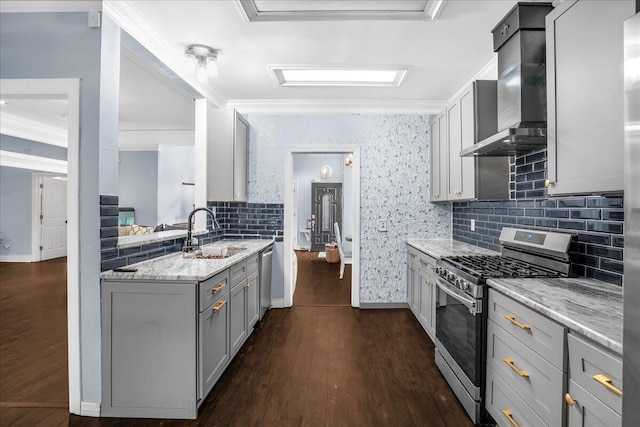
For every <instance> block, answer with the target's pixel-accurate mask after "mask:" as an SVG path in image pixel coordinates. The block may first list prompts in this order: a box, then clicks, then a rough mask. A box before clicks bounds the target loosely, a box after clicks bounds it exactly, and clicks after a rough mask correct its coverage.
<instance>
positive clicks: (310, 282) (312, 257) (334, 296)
mask: <svg viewBox="0 0 640 427" xmlns="http://www.w3.org/2000/svg"><path fill="white" fill-rule="evenodd" d="M296 258H297V260H298V280H297V282H296V291H295V293H294V295H293V305H294V306H298V307H302V306H314V305H346V306H350V305H351V265H350V264H347V265H345V267H344V277H343V278H342V280H340V264H339V263H338V264H329V263H327V261H326V259H325V258H318V252H307V251H296Z"/></svg>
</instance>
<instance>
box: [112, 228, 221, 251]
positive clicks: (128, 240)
mask: <svg viewBox="0 0 640 427" xmlns="http://www.w3.org/2000/svg"><path fill="white" fill-rule="evenodd" d="M207 233H208V231H207V230H197V231H196V230H194V231H193V233H192V234H193V235H194V236H200V235H202V234H207ZM186 237H187V230H167V231H158V232H157V233H149V234H140V235H137V236H120V237H118V246H116V247H117V248H118V249H125V248H133V247H135V246H140V245H148V244H150V243H157V242H164V241H165V240H171V239H179V238H185V239H186Z"/></svg>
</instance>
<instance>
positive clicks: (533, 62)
mask: <svg viewBox="0 0 640 427" xmlns="http://www.w3.org/2000/svg"><path fill="white" fill-rule="evenodd" d="M551 10H553V6H552V5H551V3H522V2H520V3H517V4H516V5H515V6H514V8H513V9H511V11H510V12H509V13H508V14H507V16H506V17H505V18H504V19H503V20H502V21H500V23H499V24H498V25H496V27H495V28H494V29H493V30H492V31H491V32H492V33H493V49H494V51H495V52H498V126H497V128H498V129H500V131H499V132H498V133H497V134H495V135H493V136H491V137H489V138H486V139H484V140H482V141H479V142H477V143H476V144H474V145H473V146H471V147H469V148H467V149H465V150H462V151H461V152H460V156H462V157H469V156H510V155H515V154H522V153H525V152H528V151H531V150H535V149H537V148H543V147H546V144H547V85H546V81H545V79H546V50H545V16H546V15H547V13H549V12H550V11H551Z"/></svg>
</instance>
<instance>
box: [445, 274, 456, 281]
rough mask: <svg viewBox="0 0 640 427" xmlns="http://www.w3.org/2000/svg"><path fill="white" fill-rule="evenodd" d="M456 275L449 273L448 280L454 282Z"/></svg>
mask: <svg viewBox="0 0 640 427" xmlns="http://www.w3.org/2000/svg"><path fill="white" fill-rule="evenodd" d="M455 277H456V276H455V275H454V274H453V273H447V280H448V281H450V282H452V281H453V279H455Z"/></svg>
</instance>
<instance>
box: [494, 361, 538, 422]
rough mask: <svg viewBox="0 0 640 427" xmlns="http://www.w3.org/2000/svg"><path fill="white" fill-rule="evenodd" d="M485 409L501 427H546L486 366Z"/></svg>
mask: <svg viewBox="0 0 640 427" xmlns="http://www.w3.org/2000/svg"><path fill="white" fill-rule="evenodd" d="M486 408H487V411H489V413H490V414H491V416H493V419H494V420H495V421H496V423H497V424H498V425H499V426H501V427H513V426H515V425H518V426H531V427H533V426H536V427H538V426H541V427H542V426H546V425H547V424H545V423H544V421H542V419H541V418H540V417H539V416H537V415H536V414H535V412H533V411H532V410H531V408H529V407H528V406H527V404H526V403H524V402H523V401H522V399H520V398H519V397H518V395H517V394H516V393H515V392H514V391H513V390H511V388H510V387H509V386H508V385H507V383H505V382H504V380H502V379H501V378H500V376H499V375H497V374H496V372H495V371H494V370H493V369H492V368H491V367H490V366H487V390H486Z"/></svg>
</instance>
